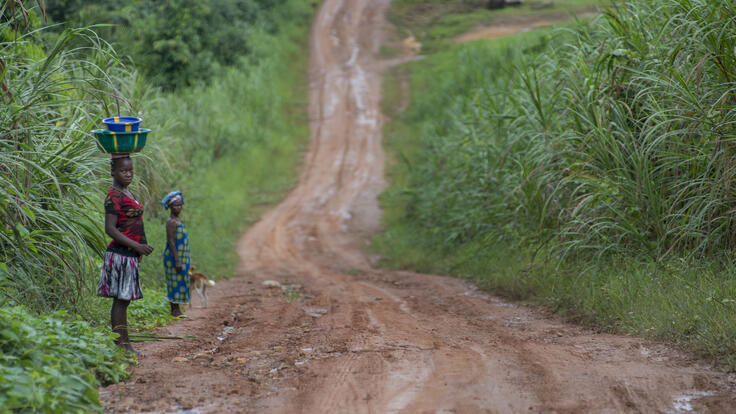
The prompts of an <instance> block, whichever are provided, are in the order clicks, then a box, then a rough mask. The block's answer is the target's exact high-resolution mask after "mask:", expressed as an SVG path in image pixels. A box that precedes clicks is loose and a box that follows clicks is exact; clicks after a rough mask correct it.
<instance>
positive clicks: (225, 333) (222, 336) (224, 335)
mask: <svg viewBox="0 0 736 414" xmlns="http://www.w3.org/2000/svg"><path fill="white" fill-rule="evenodd" d="M233 329H235V327H234V326H226V327H225V329H223V330H222V334H220V335H219V336H218V337H217V340H218V341H224V340H225V339H227V336H228V335H229V334H230V332H232V331H233Z"/></svg>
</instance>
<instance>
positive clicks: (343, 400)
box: [101, 0, 736, 413]
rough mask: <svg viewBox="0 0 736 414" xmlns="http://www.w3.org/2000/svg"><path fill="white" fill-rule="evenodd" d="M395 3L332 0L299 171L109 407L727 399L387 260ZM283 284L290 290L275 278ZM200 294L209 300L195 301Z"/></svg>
mask: <svg viewBox="0 0 736 414" xmlns="http://www.w3.org/2000/svg"><path fill="white" fill-rule="evenodd" d="M388 2H389V0H325V1H324V3H323V4H322V6H321V9H320V10H319V13H318V15H317V18H316V21H315V23H314V27H313V32H312V38H311V48H312V49H311V50H312V58H311V63H310V65H311V67H310V82H311V84H310V91H311V101H310V116H311V127H312V137H311V144H310V147H309V151H308V154H307V155H306V159H305V163H304V171H303V173H302V176H301V178H300V182H299V184H298V186H297V188H295V189H294V190H293V191H292V192H291V193H290V194H289V195H288V197H287V198H286V199H285V200H284V201H283V202H282V203H281V204H280V205H279V206H277V207H276V208H274V209H273V210H271V211H270V212H268V213H267V214H265V215H264V216H263V218H262V220H261V221H260V222H259V223H257V224H256V225H255V226H253V227H252V228H251V229H250V230H249V231H248V232H247V233H246V234H245V235H244V236H243V237H242V239H241V241H240V243H239V247H238V249H239V253H240V255H241V257H242V262H241V263H242V264H241V269H240V271H241V274H242V276H241V277H239V278H237V279H231V280H228V281H223V282H221V283H218V285H217V286H216V287H215V288H214V289H213V290H212V294H211V295H210V308H208V309H206V310H202V309H194V310H191V311H190V312H189V314H190V316H192V317H193V320H190V321H182V322H178V323H176V324H173V325H170V326H168V327H165V328H162V329H161V333H167V334H175V335H196V336H197V339H192V340H184V341H166V342H158V343H149V344H143V345H142V347H141V348H142V349H143V350H144V351H145V352H146V354H147V356H146V358H144V359H143V360H142V361H141V362H140V365H139V366H138V367H137V368H136V369H135V372H134V375H133V377H132V378H131V379H130V380H129V381H128V382H126V383H122V384H117V385H113V386H110V387H107V388H103V389H101V396H102V398H103V400H104V404H105V407H106V408H107V410H108V411H109V412H124V411H132V412H191V413H194V412H196V413H225V412H284V413H294V412H303V413H398V412H403V413H423V412H457V413H519V412H544V413H549V412H565V413H568V412H570V413H593V412H596V413H597V412H685V411H689V410H697V411H705V412H729V411H731V409H732V408H733V407H736V394H734V393H733V391H732V390H733V388H732V386H733V379H732V378H729V377H728V376H726V375H724V374H719V373H717V372H716V371H714V370H712V369H710V368H708V367H707V366H705V365H704V364H700V363H698V362H697V361H696V360H694V359H692V358H689V357H687V356H684V355H681V354H678V353H676V352H674V351H672V350H669V349H666V348H665V347H664V346H662V345H658V344H654V343H650V342H647V341H644V340H641V339H637V338H629V337H621V336H612V335H605V334H597V333H594V332H591V331H590V330H587V329H584V328H581V327H577V326H572V325H568V324H565V323H562V322H561V321H559V320H557V319H555V318H553V317H549V316H545V315H544V314H543V313H542V312H540V311H537V310H533V309H529V308H526V307H523V306H518V305H515V304H511V303H507V302H504V301H502V300H499V299H497V298H494V297H491V296H488V295H486V294H484V293H482V292H479V291H477V290H476V289H475V288H474V287H473V286H471V285H468V284H466V283H464V282H463V281H460V280H457V279H453V278H448V277H441V276H432V275H421V274H414V273H408V272H393V271H385V270H381V269H375V268H374V267H373V263H372V259H373V258H372V257H370V256H369V255H366V254H365V253H364V247H365V245H366V243H367V242H366V239H367V237H368V236H369V235H370V234H372V233H374V232H376V231H379V230H380V228H379V218H380V210H379V208H378V204H377V201H376V196H377V195H378V194H379V193H380V191H381V190H382V188H383V187H384V181H383V164H384V155H383V150H382V147H381V127H382V118H381V114H380V109H379V100H380V91H381V88H380V77H381V70H382V67H384V66H385V62H383V63H382V62H380V60H379V58H378V49H379V45H380V44H381V42H382V39H383V36H384V33H385V24H386V23H385V20H384V13H385V10H386V8H387V6H388ZM265 280H275V281H278V282H280V283H281V284H282V287H281V288H279V287H267V286H264V284H263V281H265ZM194 301H195V304H196V303H197V301H196V297H195V299H194Z"/></svg>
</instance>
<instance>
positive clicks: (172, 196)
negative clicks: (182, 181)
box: [161, 191, 184, 209]
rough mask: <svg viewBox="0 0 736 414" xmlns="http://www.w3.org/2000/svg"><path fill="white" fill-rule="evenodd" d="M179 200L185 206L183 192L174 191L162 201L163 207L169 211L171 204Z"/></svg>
mask: <svg viewBox="0 0 736 414" xmlns="http://www.w3.org/2000/svg"><path fill="white" fill-rule="evenodd" d="M177 200H181V203H182V204H184V195H183V194H182V193H181V191H172V192H170V193H169V194H166V197H164V199H163V200H161V205H162V206H164V208H166V209H168V208H169V206H171V203H173V202H174V201H177Z"/></svg>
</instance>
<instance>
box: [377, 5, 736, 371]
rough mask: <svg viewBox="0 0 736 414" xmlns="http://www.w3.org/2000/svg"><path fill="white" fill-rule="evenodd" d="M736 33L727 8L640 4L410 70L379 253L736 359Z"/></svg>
mask: <svg viewBox="0 0 736 414" xmlns="http://www.w3.org/2000/svg"><path fill="white" fill-rule="evenodd" d="M402 3H403V2H398V3H396V5H397V6H400V5H401V4H402ZM483 13H486V12H485V11H484V12H483ZM395 16H396V14H395ZM397 22H398V23H400V24H401V22H402V21H401V20H398V21H397ZM407 24H408V23H407ZM433 24H439V25H440V26H441V22H440V23H438V22H437V21H434V22H428V23H427V26H426V31H430V30H432V26H431V25H433ZM437 30H441V28H439V29H437ZM734 30H736V8H734V6H733V5H732V4H731V3H730V2H723V1H712V0H689V1H686V0H676V1H638V0H633V1H627V2H616V3H609V4H604V5H603V6H602V13H601V15H599V16H598V17H596V18H594V19H593V20H592V21H578V22H576V23H570V24H568V25H565V26H564V27H562V28H560V29H557V30H550V29H544V30H538V31H533V32H530V33H524V34H520V35H517V36H512V37H506V38H500V39H494V40H481V41H475V42H470V43H465V44H450V43H447V44H445V45H443V46H442V47H441V48H439V49H438V51H437V52H436V53H432V54H430V55H429V56H428V57H427V58H426V59H423V60H420V61H416V62H412V63H410V64H409V65H407V66H404V67H402V68H399V69H397V70H396V71H394V73H393V74H392V75H391V76H390V77H388V80H387V84H386V86H385V88H386V90H387V91H395V90H400V88H399V87H398V86H397V83H398V82H402V81H404V79H406V78H407V77H408V78H409V79H410V88H409V89H410V91H411V96H410V98H409V106H408V108H407V109H406V110H405V111H403V112H399V111H398V110H397V108H401V106H402V105H400V104H399V103H398V101H400V99H402V97H401V96H399V95H397V94H395V93H394V94H393V95H392V94H391V92H387V94H386V98H387V100H386V101H385V107H386V110H387V111H388V113H389V114H390V115H391V116H392V119H393V120H392V122H391V123H389V124H388V125H387V126H386V142H387V146H388V149H389V152H390V153H391V156H392V157H393V162H392V167H391V169H390V179H391V183H392V186H391V188H390V189H389V190H388V191H387V192H386V193H385V194H384V195H383V197H382V203H383V206H384V208H385V209H386V216H385V224H386V232H385V234H384V235H382V236H381V237H379V238H377V239H376V240H375V243H374V245H375V247H376V249H377V250H379V251H380V252H382V253H383V254H384V256H385V257H386V264H387V265H388V266H392V267H400V268H407V269H415V270H419V271H424V272H436V273H446V274H453V275H457V276H460V277H464V278H467V279H469V280H473V281H474V282H476V283H478V284H479V285H480V286H482V287H484V288H488V289H491V290H493V291H494V292H497V293H499V294H503V295H506V296H508V297H511V298H515V299H522V300H527V301H530V302H532V303H537V304H542V305H545V306H548V307H550V308H552V309H554V310H556V311H558V312H559V313H561V314H563V315H565V316H567V317H568V318H570V319H572V320H576V321H579V322H581V323H585V324H589V325H591V326H594V327H596V328H598V329H601V330H604V331H615V332H623V333H630V334H636V335H642V336H646V337H651V338H657V339H663V340H667V341H669V342H672V343H676V344H679V345H681V346H683V347H687V348H689V349H693V350H696V351H698V352H701V353H702V354H703V355H706V356H708V357H711V358H713V359H714V360H717V361H718V362H720V363H722V364H723V366H724V367H725V368H727V369H731V370H733V369H736V281H735V280H734V278H733V274H734V271H735V270H736V269H735V268H734V267H735V266H734V264H733V255H734V251H735V250H734V247H736V245H735V242H736V240H735V239H734V235H736V232H735V230H736V228H734V227H735V226H736V221H735V220H734V218H735V217H736V216H735V215H734V214H735V210H734V209H736V188H735V187H734V186H735V185H736V182H734V180H735V179H736V174H735V173H736V155H735V154H734V137H735V136H736V134H734V132H735V131H734V125H735V124H736V123H735V122H736V110H734V103H735V101H734V91H735V88H736V83H735V80H736V55H735V54H734V53H735V52H734V47H735V46H736V43H735V42H734V38H733V36H731V34H732V33H734Z"/></svg>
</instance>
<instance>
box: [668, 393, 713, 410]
mask: <svg viewBox="0 0 736 414" xmlns="http://www.w3.org/2000/svg"><path fill="white" fill-rule="evenodd" d="M713 394H714V393H713V392H712V391H693V392H691V393H688V394H681V395H677V396H675V398H674V399H673V401H672V409H671V410H669V411H667V413H691V412H693V411H694V409H695V408H694V407H693V405H692V404H691V403H692V402H693V400H697V399H700V398H703V397H709V396H711V395H713Z"/></svg>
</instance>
